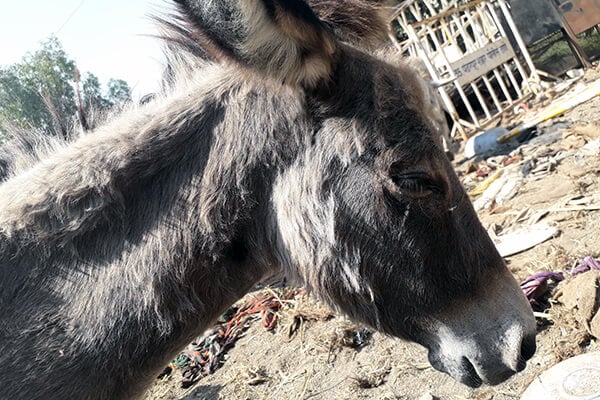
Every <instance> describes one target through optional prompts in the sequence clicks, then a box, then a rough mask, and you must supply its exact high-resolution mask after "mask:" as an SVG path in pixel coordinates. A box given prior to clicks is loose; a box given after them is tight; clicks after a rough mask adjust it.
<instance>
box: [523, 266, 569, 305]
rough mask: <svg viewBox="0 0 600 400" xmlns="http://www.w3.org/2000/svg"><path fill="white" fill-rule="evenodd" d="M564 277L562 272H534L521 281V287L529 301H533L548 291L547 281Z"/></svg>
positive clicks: (560, 279) (558, 280)
mask: <svg viewBox="0 0 600 400" xmlns="http://www.w3.org/2000/svg"><path fill="white" fill-rule="evenodd" d="M563 279H565V277H564V275H563V274H562V272H550V271H542V272H536V273H535V274H533V275H531V276H530V277H529V278H527V279H525V280H524V281H523V282H521V289H523V292H524V293H525V296H527V299H528V300H529V302H530V303H535V302H536V301H537V300H538V299H539V298H541V297H542V296H543V295H544V294H546V293H547V292H548V281H549V280H552V281H554V282H560V281H562V280H563Z"/></svg>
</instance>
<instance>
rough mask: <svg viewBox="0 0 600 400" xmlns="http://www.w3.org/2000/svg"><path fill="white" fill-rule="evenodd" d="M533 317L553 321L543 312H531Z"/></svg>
mask: <svg viewBox="0 0 600 400" xmlns="http://www.w3.org/2000/svg"><path fill="white" fill-rule="evenodd" d="M533 316H534V317H536V318H544V319H550V320H551V319H554V317H553V316H552V315H551V314H547V313H543V312H537V311H534V312H533Z"/></svg>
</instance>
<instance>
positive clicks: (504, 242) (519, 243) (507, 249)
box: [492, 223, 559, 257]
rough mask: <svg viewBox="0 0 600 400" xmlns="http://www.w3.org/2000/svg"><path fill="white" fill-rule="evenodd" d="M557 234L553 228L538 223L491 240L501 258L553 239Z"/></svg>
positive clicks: (557, 231) (555, 228)
mask: <svg viewBox="0 0 600 400" xmlns="http://www.w3.org/2000/svg"><path fill="white" fill-rule="evenodd" d="M558 233H559V229H558V228H557V227H555V226H549V225H548V224H546V223H538V224H534V225H531V226H528V227H525V228H521V229H517V230H515V231H513V232H511V233H507V234H504V235H501V236H497V237H495V238H492V240H493V241H494V244H495V245H496V249H497V250H498V252H499V253H500V255H501V256H502V257H507V256H511V255H513V254H517V253H520V252H522V251H525V250H529V249H531V248H532V247H534V246H535V245H538V244H540V243H542V242H545V241H546V240H548V239H551V238H553V237H554V236H556V235H557V234H558Z"/></svg>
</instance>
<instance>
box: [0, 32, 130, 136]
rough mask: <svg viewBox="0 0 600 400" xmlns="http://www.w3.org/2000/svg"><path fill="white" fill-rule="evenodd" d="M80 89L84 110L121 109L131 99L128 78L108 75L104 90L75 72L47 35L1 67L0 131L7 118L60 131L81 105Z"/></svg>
mask: <svg viewBox="0 0 600 400" xmlns="http://www.w3.org/2000/svg"><path fill="white" fill-rule="evenodd" d="M77 88H80V89H81V96H80V97H79V98H80V99H81V100H80V101H81V107H82V108H83V110H84V112H85V113H87V112H90V110H92V109H93V110H94V111H95V112H97V111H103V110H107V109H110V108H112V107H115V106H118V107H121V106H123V104H125V103H126V102H127V101H129V100H130V98H131V90H130V88H129V85H128V84H127V82H125V81H123V80H115V79H111V80H110V81H109V84H108V91H107V92H106V93H103V91H102V87H101V85H100V81H99V80H98V78H97V77H96V76H95V75H94V74H92V73H87V74H85V77H84V79H83V80H82V82H79V71H77V69H76V67H75V62H74V61H73V60H72V59H70V58H69V56H68V55H67V53H66V52H65V51H64V49H63V48H62V46H61V44H60V42H59V41H58V39H57V38H56V37H50V38H49V39H48V40H46V41H45V42H43V43H42V45H41V48H40V49H39V50H37V51H35V52H34V53H28V54H27V55H25V57H23V59H22V60H21V62H19V63H16V64H13V65H10V66H7V67H4V68H0V130H1V126H2V123H3V122H4V123H5V122H8V123H11V124H14V125H17V126H21V127H36V128H40V129H43V130H46V131H49V132H54V133H58V132H61V133H64V132H66V131H67V127H68V126H69V125H70V124H71V123H72V121H73V119H74V117H75V115H76V113H77V107H78V104H79V101H78V96H77V94H76V89H77Z"/></svg>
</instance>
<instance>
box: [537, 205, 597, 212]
mask: <svg viewBox="0 0 600 400" xmlns="http://www.w3.org/2000/svg"><path fill="white" fill-rule="evenodd" d="M598 210H600V205H591V206H573V207H557V208H551V209H549V210H548V211H550V212H569V211H598Z"/></svg>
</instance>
